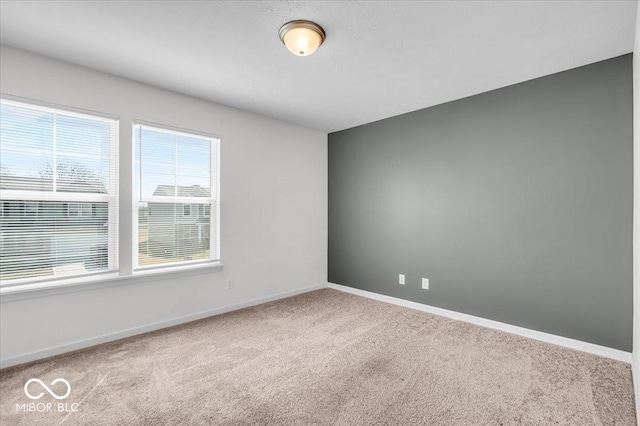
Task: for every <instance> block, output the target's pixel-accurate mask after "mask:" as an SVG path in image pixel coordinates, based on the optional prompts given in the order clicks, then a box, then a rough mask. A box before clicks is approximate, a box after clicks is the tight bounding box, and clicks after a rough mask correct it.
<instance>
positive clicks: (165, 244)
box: [147, 185, 211, 258]
mask: <svg viewBox="0 0 640 426" xmlns="http://www.w3.org/2000/svg"><path fill="white" fill-rule="evenodd" d="M175 189H176V187H174V186H172V185H159V186H158V187H157V188H156V190H155V191H154V193H153V195H154V196H160V197H162V196H166V197H173V196H178V197H194V199H193V201H194V204H180V203H149V204H148V212H147V214H148V216H147V223H148V251H149V254H152V255H156V256H170V257H186V258H189V257H191V256H193V255H195V254H198V253H203V252H204V251H206V250H209V247H210V246H209V240H210V230H211V206H210V205H208V204H207V205H205V204H196V203H197V201H198V198H197V197H206V198H208V197H210V194H211V192H210V190H209V189H208V188H202V187H201V186H199V185H192V186H178V187H177V194H175V193H174V190H175Z"/></svg>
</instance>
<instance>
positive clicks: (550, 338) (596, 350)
mask: <svg viewBox="0 0 640 426" xmlns="http://www.w3.org/2000/svg"><path fill="white" fill-rule="evenodd" d="M328 287H329V288H332V289H335V290H340V291H344V292H346V293H351V294H355V295H357V296H363V297H368V298H369V299H374V300H378V301H381V302H387V303H392V304H394V305H399V306H404V307H406V308H411V309H417V310H419V311H423V312H428V313H430V314H435V315H440V316H443V317H447V318H451V319H455V320H459V321H465V322H469V323H471V324H476V325H480V326H482V327H488V328H493V329H495V330H500V331H506V332H507V333H512V334H517V335H518V336H523V337H528V338H530V339H535V340H540V341H542V342H546V343H552V344H554V345H558V346H564V347H566V348H570V349H575V350H578V351H583V352H588V353H591V354H594V355H599V356H603V357H607V358H612V359H615V360H618V361H622V362H626V363H629V364H630V363H631V362H632V361H633V357H632V355H631V352H625V351H621V350H618V349H613V348H608V347H606V346H600V345H596V344H593V343H588V342H583V341H581V340H575V339H569V338H568V337H562V336H556V335H555V334H549V333H543V332H542V331H536V330H531V329H528V328H524V327H518V326H516V325H511V324H506V323H503V322H498V321H493V320H489V319H486V318H481V317H476V316H473V315H468V314H463V313H460V312H455V311H450V310H448V309H442V308H436V307H435V306H430V305H424V304H422V303H417V302H411V301H409V300H404V299H398V298H396V297H391V296H385V295H382V294H378V293H372V292H370V291H365V290H360V289H357V288H352V287H347V286H343V285H340V284H333V283H329V284H328Z"/></svg>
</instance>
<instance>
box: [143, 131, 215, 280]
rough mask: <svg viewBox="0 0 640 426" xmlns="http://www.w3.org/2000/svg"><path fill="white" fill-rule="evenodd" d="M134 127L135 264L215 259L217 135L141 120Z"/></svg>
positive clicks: (145, 266)
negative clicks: (204, 134)
mask: <svg viewBox="0 0 640 426" xmlns="http://www.w3.org/2000/svg"><path fill="white" fill-rule="evenodd" d="M133 133H134V134H133V141H134V150H135V165H134V191H133V192H134V197H135V198H134V203H135V204H136V205H137V217H136V218H135V220H134V227H135V229H136V232H135V235H136V236H137V241H135V242H134V244H135V246H134V253H135V255H136V259H135V262H134V269H143V268H151V267H162V266H171V265H181V264H187V263H196V262H210V261H217V260H219V258H220V256H219V254H220V253H219V219H218V218H219V213H218V212H219V200H218V198H219V197H218V193H219V192H218V190H219V188H218V146H219V139H217V138H213V137H209V136H202V135H198V134H192V133H188V132H182V131H174V130H169V129H162V128H157V127H150V126H146V125H142V124H134V126H133ZM205 212H206V214H205Z"/></svg>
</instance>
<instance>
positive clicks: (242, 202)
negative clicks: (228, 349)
mask: <svg viewBox="0 0 640 426" xmlns="http://www.w3.org/2000/svg"><path fill="white" fill-rule="evenodd" d="M0 55H1V56H0V59H1V60H0V75H1V76H2V78H1V80H0V90H1V91H2V93H3V94H9V95H14V96H20V97H25V98H31V99H36V100H40V101H45V102H51V103H55V104H59V105H66V106H72V107H76V108H82V109H87V110H93V111H99V112H103V113H108V114H113V115H117V116H119V117H120V148H121V149H120V163H121V185H120V192H121V195H122V196H121V200H125V202H123V203H122V204H121V206H120V215H121V216H120V237H121V238H120V239H121V246H120V247H121V250H124V251H125V252H126V253H125V254H126V255H125V258H124V259H125V261H122V260H121V263H120V268H121V270H124V271H127V270H130V269H131V264H130V263H131V262H130V261H128V260H126V259H130V253H131V250H132V249H131V244H130V243H128V242H129V241H130V240H131V238H130V235H131V229H132V226H131V221H130V219H128V218H129V217H130V215H129V214H128V212H131V185H130V179H131V170H130V167H128V164H131V156H132V154H131V151H132V150H131V123H132V119H139V120H144V121H149V122H154V123H161V124H165V125H170V126H175V127H180V128H184V129H191V130H197V131H200V132H206V133H211V134H216V135H219V136H220V137H221V223H222V225H221V254H222V261H223V263H224V265H225V266H224V268H223V270H222V271H219V272H208V273H200V274H189V275H187V276H177V277H176V276H173V277H165V278H157V279H154V280H151V281H147V282H142V283H140V282H136V283H133V282H127V283H126V285H121V286H115V287H110V288H103V289H94V290H87V291H79V292H74V293H70V294H64V295H54V296H47V297H40V298H34V299H28V300H18V301H11V302H5V303H2V305H1V306H0V342H1V343H0V358H1V359H2V360H3V361H5V365H7V363H6V361H11V359H14V360H15V359H16V358H15V357H24V356H25V355H28V354H30V353H31V354H33V353H39V352H40V351H47V350H49V351H50V352H56V350H55V348H58V347H63V348H64V347H65V345H70V344H73V343H74V342H80V343H79V344H78V345H76V346H82V342H83V341H86V340H87V339H92V338H95V337H99V336H104V335H108V334H111V333H118V332H122V331H124V330H128V329H135V328H138V327H144V326H147V325H149V324H154V323H157V322H163V321H167V320H171V319H174V318H177V317H182V316H188V315H192V314H195V313H199V312H205V311H211V310H215V309H217V308H221V307H225V306H230V305H236V304H242V303H244V302H247V301H251V300H254V299H259V298H265V297H271V296H274V295H279V294H282V293H290V292H296V291H299V290H302V289H306V288H308V287H311V286H324V285H325V284H326V281H327V134H326V133H324V132H320V131H316V130H311V129H307V128H303V127H299V126H295V125H292V124H288V123H284V122H281V121H277V120H273V119H270V118H266V117H262V116H258V115H255V114H251V113H247V112H243V111H240V110H236V109H233V108H229V107H226V106H222V105H217V104H214V103H210V102H206V101H204V100H200V99H196V98H192V97H188V96H184V95H181V94H177V93H173V92H169V91H165V90H161V89H157V88H154V87H151V86H147V85H144V84H141V83H137V82H133V81H130V80H126V79H121V78H118V77H114V76H111V75H107V74H103V73H100V72H97V71H93V70H89V69H86V68H81V67H77V66H74V65H71V64H67V63H63V62H59V61H54V60H51V59H48V58H44V57H41V56H37V55H33V54H30V53H27V52H24V51H20V50H16V49H13V48H10V47H6V46H2V47H1V51H0ZM211 72H212V73H215V70H211ZM227 277H233V278H234V281H235V288H234V289H233V290H226V286H225V280H226V278H227ZM51 349H53V350H51ZM27 357H28V356H27Z"/></svg>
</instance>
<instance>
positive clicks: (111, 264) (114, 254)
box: [0, 94, 120, 293]
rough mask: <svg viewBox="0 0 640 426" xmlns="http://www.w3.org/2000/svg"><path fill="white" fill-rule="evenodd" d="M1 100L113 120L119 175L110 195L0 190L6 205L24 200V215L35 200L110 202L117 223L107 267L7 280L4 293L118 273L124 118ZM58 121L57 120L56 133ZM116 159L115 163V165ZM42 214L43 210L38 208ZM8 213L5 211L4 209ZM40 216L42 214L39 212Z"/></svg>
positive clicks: (3, 98)
mask: <svg viewBox="0 0 640 426" xmlns="http://www.w3.org/2000/svg"><path fill="white" fill-rule="evenodd" d="M0 102H1V103H3V104H7V105H12V106H17V107H22V108H30V109H35V110H39V111H43V112H46V113H51V114H53V115H54V117H57V115H58V114H60V115H64V116H69V117H76V118H82V119H89V120H94V121H101V122H104V123H109V124H110V125H113V126H114V129H113V138H110V140H109V162H110V168H111V170H112V171H113V173H114V175H115V178H114V179H111V177H110V183H111V184H112V186H113V187H111V186H110V188H109V191H108V193H106V194H96V193H79V192H58V191H53V190H52V191H39V190H10V189H3V190H0V193H1V195H0V198H1V199H2V201H3V203H2V204H3V207H4V206H5V205H6V204H5V203H4V202H5V201H20V202H22V203H23V205H22V212H21V215H22V216H25V214H26V203H30V202H35V203H38V204H40V203H41V202H63V203H72V202H78V203H83V202H85V203H91V204H93V203H105V202H106V203H107V205H108V219H107V220H108V222H109V223H110V224H114V226H110V227H109V228H110V229H109V231H108V233H107V246H108V249H107V252H108V255H107V257H108V264H107V269H106V270H104V271H100V272H87V273H86V274H72V275H62V276H55V275H50V276H44V277H33V278H17V279H12V280H10V281H8V282H7V281H3V282H2V283H0V291H1V292H2V293H4V291H6V290H7V289H14V288H21V287H28V286H31V285H36V286H38V288H42V287H44V288H46V287H50V286H51V287H52V286H56V284H57V283H60V282H65V281H69V280H71V281H73V280H77V279H84V278H90V277H92V276H113V274H114V273H118V271H119V269H118V266H119V262H120V250H119V244H118V242H119V212H118V203H119V197H120V191H119V181H120V156H119V152H120V151H119V150H120V117H118V116H114V115H110V114H105V113H100V112H95V111H89V110H83V109H79V108H72V107H68V106H64V105H58V104H52V103H47V102H41V101H36V100H32V99H25V98H19V97H14V96H9V95H5V94H1V95H0ZM55 123H56V121H55V120H54V124H53V126H54V132H55V126H56V124H55ZM52 152H53V161H54V164H55V161H56V155H57V152H56V146H55V143H54V146H53V149H52ZM111 162H113V164H111ZM52 180H53V189H56V183H55V182H56V181H57V177H56V175H55V173H54V175H53V178H52ZM38 213H39V211H38ZM3 216H4V212H3ZM38 216H39V214H38Z"/></svg>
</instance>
